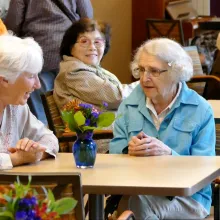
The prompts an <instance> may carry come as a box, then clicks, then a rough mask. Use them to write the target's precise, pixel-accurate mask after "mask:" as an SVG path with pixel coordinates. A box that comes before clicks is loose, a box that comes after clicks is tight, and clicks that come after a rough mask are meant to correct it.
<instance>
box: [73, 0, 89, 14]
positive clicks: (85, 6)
mask: <svg viewBox="0 0 220 220" xmlns="http://www.w3.org/2000/svg"><path fill="white" fill-rule="evenodd" d="M76 10H77V13H78V14H79V15H80V17H81V18H84V17H87V18H93V8H92V4H91V2H90V0H76Z"/></svg>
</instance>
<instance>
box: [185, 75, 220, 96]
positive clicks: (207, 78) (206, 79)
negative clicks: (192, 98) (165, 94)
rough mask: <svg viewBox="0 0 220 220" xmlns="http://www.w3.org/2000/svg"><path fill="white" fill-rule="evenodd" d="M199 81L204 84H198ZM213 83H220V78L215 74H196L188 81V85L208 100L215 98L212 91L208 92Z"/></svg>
mask: <svg viewBox="0 0 220 220" xmlns="http://www.w3.org/2000/svg"><path fill="white" fill-rule="evenodd" d="M198 83H203V84H204V85H203V86H202V87H201V84H199V86H198ZM213 83H214V84H218V85H220V78H218V77H217V76H213V75H196V76H193V77H192V78H191V79H190V81H188V82H187V85H188V86H189V88H191V89H193V90H195V91H196V92H197V93H198V94H200V95H201V96H203V97H204V98H205V99H207V100H208V99H214V98H213V97H212V96H211V95H210V93H208V89H209V86H210V84H213Z"/></svg>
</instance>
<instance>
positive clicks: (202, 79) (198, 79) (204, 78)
mask: <svg viewBox="0 0 220 220" xmlns="http://www.w3.org/2000/svg"><path fill="white" fill-rule="evenodd" d="M212 80H215V81H217V82H220V78H219V77H217V76H214V75H201V76H198V75H197V76H193V77H192V78H191V79H190V81H188V82H189V83H191V82H208V81H212Z"/></svg>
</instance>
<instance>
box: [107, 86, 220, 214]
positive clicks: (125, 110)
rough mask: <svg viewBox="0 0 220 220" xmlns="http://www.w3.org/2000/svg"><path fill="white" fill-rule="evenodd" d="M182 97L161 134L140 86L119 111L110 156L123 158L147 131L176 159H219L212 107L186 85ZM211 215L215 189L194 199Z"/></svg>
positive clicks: (196, 194)
mask: <svg viewBox="0 0 220 220" xmlns="http://www.w3.org/2000/svg"><path fill="white" fill-rule="evenodd" d="M182 85H183V86H182V89H181V92H180V95H179V97H178V98H177V100H176V101H175V103H174V104H173V106H172V108H171V109H170V111H169V113H168V114H167V115H166V117H165V118H164V120H163V122H162V123H161V125H160V128H159V130H157V129H156V127H155V125H154V122H153V119H152V117H151V115H150V113H149V111H148V109H147V107H146V96H145V94H144V92H143V90H142V88H141V86H140V85H138V86H137V87H136V88H135V89H134V91H133V92H132V93H131V95H130V96H129V97H128V98H127V99H125V100H124V101H123V102H122V103H121V105H120V107H119V110H118V114H120V115H122V116H121V117H119V118H118V119H117V120H116V122H115V125H114V138H113V140H112V141H111V143H110V153H114V154H121V153H122V150H123V149H124V148H125V147H126V146H128V142H129V141H130V139H131V137H132V136H136V135H137V134H138V133H139V132H141V131H143V132H144V133H146V134H147V135H150V136H152V137H156V138H158V139H159V140H161V141H162V142H163V143H165V144H166V145H167V146H169V147H170V148H171V149H172V155H174V156H178V155H198V156H213V155H215V141H216V135H215V121H214V117H213V111H212V108H211V106H210V105H209V103H208V102H207V101H206V100H205V99H204V98H202V97H201V96H199V95H198V94H197V93H196V92H195V91H193V90H191V89H189V88H188V87H187V85H186V83H183V84H182ZM192 198H193V199H195V200H196V201H198V202H199V203H200V204H202V205H203V206H204V208H205V209H206V210H207V212H208V213H209V212H210V207H211V186H210V185H209V186H207V187H205V188H203V189H202V190H200V191H199V192H197V193H195V194H194V195H192Z"/></svg>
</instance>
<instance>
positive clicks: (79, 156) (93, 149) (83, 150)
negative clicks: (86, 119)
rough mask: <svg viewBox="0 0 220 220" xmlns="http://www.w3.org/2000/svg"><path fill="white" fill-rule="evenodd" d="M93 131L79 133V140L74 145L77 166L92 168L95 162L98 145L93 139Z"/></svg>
mask: <svg viewBox="0 0 220 220" xmlns="http://www.w3.org/2000/svg"><path fill="white" fill-rule="evenodd" d="M92 136H93V132H91V131H89V132H84V133H77V140H76V141H75V142H74V144H73V147H72V150H73V151H72V152H73V156H74V159H75V163H76V167H78V168H92V167H93V166H94V164H95V159H96V153H97V146H96V143H95V141H94V140H93V139H92Z"/></svg>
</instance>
